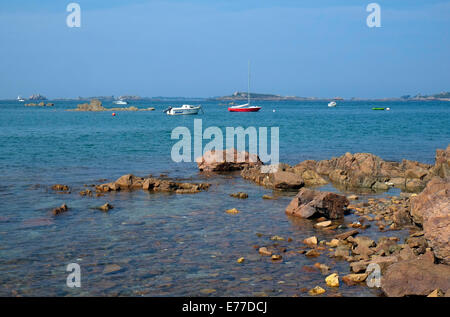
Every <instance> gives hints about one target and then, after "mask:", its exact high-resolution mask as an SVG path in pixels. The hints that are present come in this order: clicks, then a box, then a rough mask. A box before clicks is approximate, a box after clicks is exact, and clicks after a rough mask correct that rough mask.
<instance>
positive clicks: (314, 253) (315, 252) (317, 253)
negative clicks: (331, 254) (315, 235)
mask: <svg viewBox="0 0 450 317" xmlns="http://www.w3.org/2000/svg"><path fill="white" fill-rule="evenodd" d="M305 255H306V256H308V257H312V258H313V257H318V256H319V255H320V252H318V251H316V250H314V249H313V250H309V251H308V252H306V253H305Z"/></svg>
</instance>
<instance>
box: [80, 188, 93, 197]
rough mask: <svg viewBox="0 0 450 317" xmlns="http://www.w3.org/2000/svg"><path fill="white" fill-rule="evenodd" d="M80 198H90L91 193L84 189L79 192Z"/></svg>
mask: <svg viewBox="0 0 450 317" xmlns="http://www.w3.org/2000/svg"><path fill="white" fill-rule="evenodd" d="M79 194H80V196H92V191H91V190H90V189H85V190H82V191H80V193H79Z"/></svg>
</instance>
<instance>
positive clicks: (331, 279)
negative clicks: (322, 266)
mask: <svg viewBox="0 0 450 317" xmlns="http://www.w3.org/2000/svg"><path fill="white" fill-rule="evenodd" d="M325 282H326V283H327V285H328V286H331V287H339V275H337V274H336V273H333V274H331V275H328V276H327V277H326V278H325Z"/></svg>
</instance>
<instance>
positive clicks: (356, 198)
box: [347, 195, 359, 200]
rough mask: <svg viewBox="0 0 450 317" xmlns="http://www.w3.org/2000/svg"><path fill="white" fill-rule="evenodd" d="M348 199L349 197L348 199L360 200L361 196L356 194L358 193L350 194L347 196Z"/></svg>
mask: <svg viewBox="0 0 450 317" xmlns="http://www.w3.org/2000/svg"><path fill="white" fill-rule="evenodd" d="M347 199H348V200H358V199H359V197H358V196H356V195H350V196H347Z"/></svg>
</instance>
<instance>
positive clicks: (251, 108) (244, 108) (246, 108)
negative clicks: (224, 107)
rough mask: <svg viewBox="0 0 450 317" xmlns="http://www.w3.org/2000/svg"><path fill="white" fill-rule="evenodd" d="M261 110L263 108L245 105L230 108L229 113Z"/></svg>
mask: <svg viewBox="0 0 450 317" xmlns="http://www.w3.org/2000/svg"><path fill="white" fill-rule="evenodd" d="M259 109H261V107H257V106H249V105H248V103H246V104H245V105H240V106H233V107H228V111H230V112H256V111H259Z"/></svg>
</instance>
